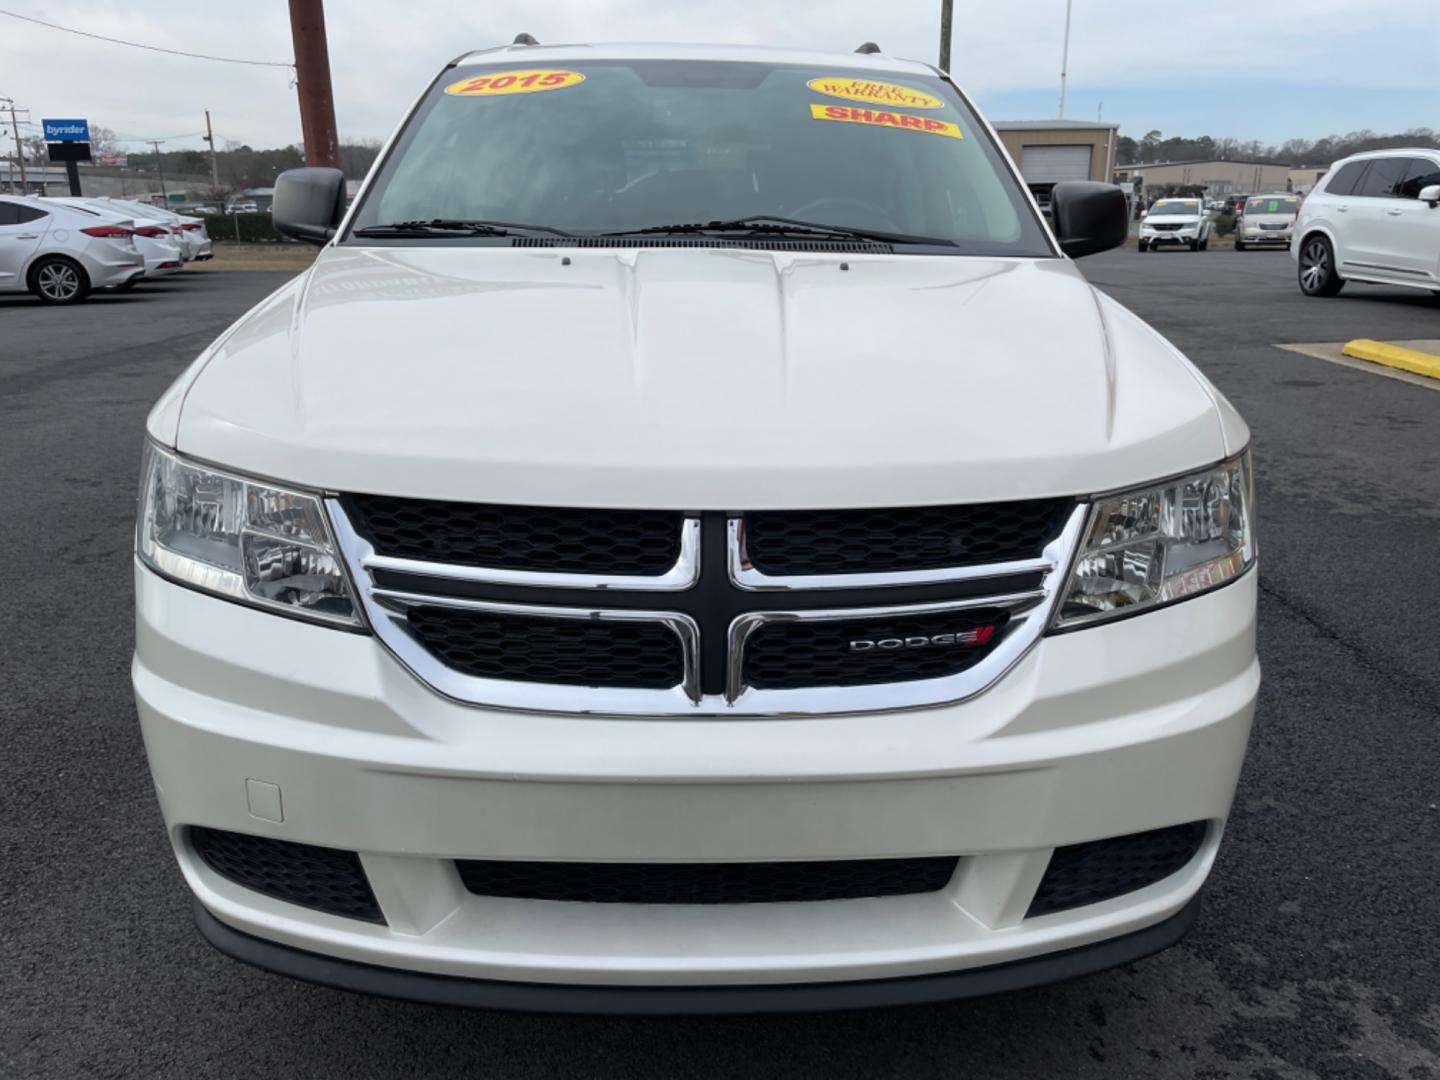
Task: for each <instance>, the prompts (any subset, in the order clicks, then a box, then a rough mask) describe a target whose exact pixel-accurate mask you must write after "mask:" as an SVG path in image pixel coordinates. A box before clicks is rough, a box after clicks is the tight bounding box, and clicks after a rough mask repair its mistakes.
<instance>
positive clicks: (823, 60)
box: [451, 42, 935, 75]
mask: <svg viewBox="0 0 1440 1080" xmlns="http://www.w3.org/2000/svg"><path fill="white" fill-rule="evenodd" d="M517 60H523V61H525V62H527V63H529V62H534V63H536V64H556V63H579V62H583V61H585V60H730V61H737V60H739V61H746V60H748V61H756V62H760V63H767V64H805V65H811V66H821V65H823V66H828V67H845V68H853V69H854V70H856V71H869V72H875V73H880V72H885V73H887V74H892V75H934V74H935V68H933V67H931V66H930V65H929V64H927V63H923V62H922V61H919V60H901V59H899V58H897V57H894V56H886V55H885V54H884V53H855V52H822V51H819V50H814V49H784V48H778V47H774V46H767V45H680V44H668V43H663V42H635V43H615V44H593V45H583V44H582V45H502V46H500V47H498V48H493V49H479V50H476V51H474V52H468V53H464V54H462V55H461V56H458V57H456V58H455V59H454V60H452V61H451V66H453V67H462V66H469V65H472V64H508V63H513V62H515V61H517Z"/></svg>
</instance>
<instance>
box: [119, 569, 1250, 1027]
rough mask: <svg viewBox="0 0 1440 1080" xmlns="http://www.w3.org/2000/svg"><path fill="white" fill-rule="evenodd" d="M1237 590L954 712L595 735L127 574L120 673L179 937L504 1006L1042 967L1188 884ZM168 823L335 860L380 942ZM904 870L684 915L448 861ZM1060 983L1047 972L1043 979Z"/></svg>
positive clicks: (1242, 586)
mask: <svg viewBox="0 0 1440 1080" xmlns="http://www.w3.org/2000/svg"><path fill="white" fill-rule="evenodd" d="M1255 581H1256V576H1255V574H1253V573H1250V574H1247V575H1246V576H1245V577H1244V578H1242V579H1241V580H1239V581H1237V582H1235V583H1233V584H1231V585H1229V586H1227V587H1225V588H1222V589H1219V590H1217V591H1216V592H1214V593H1211V594H1209V595H1206V596H1203V597H1199V598H1196V599H1194V600H1191V601H1188V602H1186V603H1184V604H1181V605H1177V606H1176V607H1173V608H1170V609H1167V610H1162V611H1159V612H1154V613H1150V614H1147V615H1144V616H1141V617H1138V618H1134V619H1129V620H1125V621H1121V622H1117V623H1114V624H1112V625H1109V626H1105V627H1095V628H1091V629H1087V630H1083V631H1080V632H1076V633H1071V634H1065V635H1060V636H1057V637H1053V638H1047V639H1044V640H1042V642H1041V643H1040V644H1039V645H1038V646H1037V647H1036V648H1035V649H1034V650H1033V651H1032V652H1031V653H1030V654H1029V655H1028V656H1027V657H1026V658H1025V659H1024V660H1022V661H1021V662H1020V663H1019V664H1018V665H1017V666H1016V668H1015V669H1014V670H1013V671H1011V672H1010V673H1009V674H1008V675H1007V676H1006V677H1005V678H1004V679H1003V680H1002V681H1001V682H1000V683H998V684H997V685H996V686H994V687H993V688H991V689H990V690H989V691H987V692H986V693H984V694H982V695H980V696H979V697H977V698H975V699H972V700H970V701H967V702H964V703H961V704H959V705H954V706H949V707H944V708H932V709H923V710H915V711H912V712H901V713H890V714H869V715H853V716H838V717H829V718H819V719H803V720H802V719H773V720H740V721H727V720H696V719H684V720H656V719H632V720H617V719H605V718H599V717H585V716H550V715H540V714H526V713H519V712H501V711H495V710H487V709H481V708H475V707H471V706H464V705H460V704H457V703H454V702H451V701H448V700H446V699H443V698H441V697H439V696H438V695H436V694H434V693H433V692H432V691H430V690H429V689H427V688H426V687H425V686H423V685H421V684H420V683H419V682H417V681H416V680H415V678H414V677H413V676H411V675H410V674H409V673H408V672H407V671H406V670H405V669H403V668H402V667H401V666H400V665H399V664H398V663H397V662H396V661H395V660H394V659H393V658H392V657H391V656H390V655H389V654H388V653H387V652H385V651H384V650H383V648H382V647H381V646H380V645H379V644H378V643H377V642H376V641H375V639H373V638H370V637H367V636H363V635H359V634H352V633H346V632H343V631H338V630H333V629H327V628H324V627H318V626H311V625H309V624H305V623H301V622H297V621H292V620H288V619H285V618H281V617H277V616H274V615H269V614H266V613H263V612H259V611H254V610H251V609H248V608H245V607H241V606H238V605H235V604H230V603H228V602H225V601H222V600H218V599H214V598H211V597H208V596H204V595H201V594H198V593H195V592H192V591H189V590H187V589H184V588H181V587H179V586H176V585H173V584H170V583H168V582H166V581H164V580H162V579H160V578H159V577H157V576H155V575H154V574H152V573H151V572H150V571H148V570H146V569H144V568H140V567H138V566H137V569H136V591H137V626H136V654H135V660H134V665H133V676H134V684H135V693H136V702H137V707H138V710H139V714H140V720H141V726H142V731H143V734H144V738H145V745H146V751H147V753H148V755H149V759H150V765H151V769H152V772H153V774H154V777H155V782H156V788H157V791H158V793H159V798H160V803H161V808H162V811H163V813H164V817H165V821H166V824H167V827H168V829H169V833H170V837H171V840H172V843H173V845H174V848H175V851H176V855H177V858H178V860H179V863H180V867H181V870H182V872H183V873H184V875H185V878H186V880H187V882H188V884H189V885H190V887H191V889H192V890H193V891H194V893H195V895H196V896H197V898H198V899H199V901H200V902H201V904H202V905H203V907H204V908H205V910H206V911H207V912H209V913H210V914H211V915H213V917H214V918H215V919H216V920H218V921H219V923H220V924H222V925H223V926H224V927H227V928H229V930H231V931H235V932H238V934H239V935H241V936H242V937H244V936H248V937H249V938H257V939H261V940H262V941H263V942H271V943H274V944H276V945H278V946H284V947H287V948H288V949H292V950H301V951H302V952H303V953H305V954H319V955H320V956H321V957H328V958H331V959H333V960H337V961H345V962H348V963H350V964H356V965H367V966H369V967H374V968H380V969H385V970H388V971H392V972H415V973H423V974H425V975H429V976H444V977H449V978H452V979H462V980H486V981H487V982H488V981H498V982H501V983H506V982H508V983H512V984H516V985H515V991H516V994H517V995H521V996H523V992H524V991H523V985H522V984H526V985H528V984H536V983H540V984H547V985H556V984H559V985H564V986H569V987H617V986H623V987H680V986H687V987H722V986H723V987H736V986H750V987H755V986H789V985H794V984H821V983H826V984H829V983H843V982H853V981H866V982H868V981H874V980H894V979H902V978H910V977H918V976H933V975H937V974H940V973H947V972H959V971H979V970H980V969H989V968H994V967H996V966H997V965H1005V964H1013V963H1017V962H1022V961H1028V960H1032V959H1034V958H1037V957H1046V956H1058V955H1061V954H1065V953H1068V952H1069V951H1070V950H1075V949H1081V948H1084V947H1087V946H1091V945H1094V944H1096V943H1099V942H1104V941H1108V940H1111V939H1120V938H1124V937H1126V936H1127V935H1132V934H1135V933H1138V932H1141V931H1144V930H1145V929H1146V928H1148V927H1155V926H1158V925H1160V924H1164V923H1166V922H1167V920H1170V919H1172V918H1174V917H1176V916H1177V915H1178V914H1179V913H1181V912H1182V911H1184V910H1186V909H1187V905H1189V904H1190V903H1191V901H1192V900H1193V899H1194V898H1195V896H1196V894H1197V893H1198V891H1199V889H1200V887H1201V885H1202V883H1203V881H1204V879H1205V877H1206V875H1207V873H1208V872H1209V869H1210V866H1211V863H1212V862H1213V860H1214V857H1215V853H1216V850H1217V848H1218V845H1219V839H1220V833H1221V829H1222V826H1223V822H1224V819H1225V817H1226V815H1227V813H1228V810H1229V806H1230V801H1231V798H1232V795H1233V792H1234V788H1235V783H1236V780H1237V777H1238V774H1239V770H1240V765H1241V762H1242V759H1243V756H1244V751H1245V745H1246V740H1247V737H1248V733H1249V729H1250V722H1251V718H1252V715H1253V710H1254V701H1255V694H1256V691H1257V688H1258V684H1259V668H1258V665H1257V662H1256V659H1255V638H1254V628H1255V623H1254V619H1255V602H1256V585H1255ZM247 781H259V782H262V783H264V784H267V785H274V786H275V788H277V789H278V791H276V793H275V795H276V798H275V800H274V802H275V804H277V806H276V807H275V808H272V809H261V811H260V812H261V813H264V814H266V815H267V817H274V816H276V814H275V810H276V809H278V810H280V811H281V812H280V813H279V815H278V816H279V817H280V818H282V820H267V819H266V818H262V817H259V816H255V815H253V814H252V813H251V809H252V805H251V803H250V802H249V801H248V796H247ZM267 790H269V789H268V788H267ZM1194 821H1205V822H1209V823H1211V828H1210V829H1209V831H1208V834H1207V838H1206V840H1205V842H1204V843H1203V845H1202V846H1201V848H1200V851H1199V853H1198V854H1197V855H1196V856H1195V858H1194V859H1192V861H1191V862H1190V863H1189V864H1188V865H1187V866H1186V867H1185V868H1184V869H1182V870H1181V871H1180V872H1178V873H1175V874H1173V875H1171V876H1170V877H1168V878H1166V879H1164V880H1162V881H1159V882H1156V883H1155V884H1152V885H1149V886H1146V887H1144V888H1141V889H1139V890H1138V891H1135V892H1132V893H1129V894H1126V895H1124V896H1120V897H1116V898H1114V899H1111V900H1106V901H1103V902H1101V903H1097V904H1091V905H1088V906H1085V907H1080V908H1075V909H1071V910H1069V911H1063V912H1058V913H1054V914H1048V915H1041V916H1037V917H1031V918H1027V917H1026V911H1027V909H1028V908H1029V906H1030V902H1031V898H1032V897H1033V895H1034V894H1035V890H1036V887H1037V885H1038V883H1039V881H1040V879H1041V877H1042V876H1043V875H1044V873H1045V869H1046V866H1047V864H1048V862H1049V859H1050V854H1051V851H1052V850H1053V849H1054V848H1055V847H1056V846H1058V845H1066V844H1074V843H1079V842H1084V841H1088V840H1094V839H1099V838H1106V837H1112V836H1119V835H1122V834H1128V833H1134V832H1141V831H1144V830H1148V829H1156V828H1162V827H1165V826H1169V825H1175V824H1180V823H1185V822H1194ZM191 825H203V826H209V827H212V828H217V829H225V830H231V831H235V832H244V833H250V834H256V835H261V836H267V837H273V838H277V839H284V840H292V841H298V842H302V843H310V844H319V845H324V846H328V847H334V848H342V849H346V850H350V851H358V852H360V858H361V863H362V865H363V867H364V870H365V872H366V875H367V876H368V878H369V881H370V884H371V886H372V888H373V890H374V892H375V894H376V897H377V899H378V901H379V904H380V907H381V909H382V910H383V913H384V916H385V920H386V925H373V924H370V923H362V922H358V921H355V920H351V919H346V918H343V917H339V916H335V915H328V914H324V913H321V912H316V911H311V910H309V909H306V908H300V907H296V906H294V905H292V904H287V903H284V902H282V901H279V900H275V899H272V898H270V897H267V896H264V895H262V894H259V893H256V892H252V891H250V890H248V889H246V888H244V887H242V886H239V885H237V884H235V883H234V882H232V881H230V880H228V879H226V878H223V877H221V876H219V875H218V874H216V873H215V872H214V871H213V870H212V869H211V868H210V867H209V866H208V865H207V864H206V863H204V862H203V861H202V860H201V859H200V858H199V857H198V856H197V854H196V853H195V851H194V850H193V848H191V846H190V844H189V841H188V838H187V829H186V827H187V826H191ZM922 855H961V856H962V858H961V861H960V867H959V870H958V871H957V873H956V874H955V876H954V878H953V880H952V881H951V882H950V884H949V885H948V886H947V887H946V888H945V889H944V890H942V891H940V892H935V893H926V894H921V895H912V896H898V897H890V898H884V899H864V900H839V901H824V902H808V903H807V902H799V903H768V904H723V905H701V906H687V905H649V904H647V905H629V904H583V905H582V904H575V903H562V902H555V901H533V900H512V899H499V898H494V897H482V896H475V895H471V894H470V893H468V892H466V891H465V889H464V888H463V887H462V885H461V882H460V878H459V874H458V873H457V871H456V868H455V865H454V861H453V860H455V859H456V858H493V859H523V860H556V861H562V860H569V861H584V862H612V861H613V862H741V861H771V860H782V861H790V860H817V859H847V858H886V857H907V856H922ZM1170 925H1171V926H1172V927H1173V926H1176V925H1179V924H1170ZM211 936H212V937H214V936H216V935H211ZM222 947H223V946H222ZM260 952H261V953H264V950H261V951H260ZM257 955H258V954H257ZM248 958H250V959H256V957H255V956H251V957H248ZM259 962H262V963H264V962H265V961H264V960H263V959H261V960H260V961H259ZM272 966H280V965H279V964H278V963H277V964H275V965H272ZM1032 970H1033V965H1032ZM1067 970H1069V969H1067V968H1066V967H1065V965H1064V963H1060V964H1059V966H1058V967H1056V968H1055V969H1054V972H1055V974H1054V975H1053V977H1063V975H1064V973H1065V972H1066V971H1067ZM308 977H315V978H321V981H333V980H331V979H326V978H322V977H321V976H320V975H318V974H312V975H311V976H308ZM401 981H402V982H403V980H401ZM937 985H938V984H937ZM974 985H985V981H984V980H979V981H978V982H977V983H975V984H974ZM362 988H367V989H370V988H374V987H362ZM379 992H390V991H385V990H380V991H379ZM959 992H960V991H956V993H959ZM492 1003H493V1002H492ZM527 1007H528V1006H527Z"/></svg>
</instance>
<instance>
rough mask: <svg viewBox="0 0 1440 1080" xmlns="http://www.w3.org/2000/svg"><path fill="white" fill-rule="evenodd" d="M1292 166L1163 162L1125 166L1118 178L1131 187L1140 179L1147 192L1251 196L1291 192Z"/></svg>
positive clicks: (1218, 162)
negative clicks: (1190, 191) (1188, 189)
mask: <svg viewBox="0 0 1440 1080" xmlns="http://www.w3.org/2000/svg"><path fill="white" fill-rule="evenodd" d="M1290 171H1291V170H1290V166H1288V165H1271V164H1269V163H1267V162H1263V161H1162V162H1157V163H1154V164H1151V165H1125V166H1122V167H1121V168H1119V169H1116V170H1115V178H1116V179H1117V180H1118V181H1120V182H1121V183H1122V184H1128V183H1129V182H1130V181H1132V180H1133V179H1134V178H1135V177H1137V176H1139V177H1141V178H1142V180H1143V181H1144V184H1145V187H1146V190H1149V191H1154V190H1156V189H1160V188H1169V187H1175V188H1182V187H1201V188H1204V189H1205V194H1206V195H1230V194H1232V193H1235V192H1240V193H1244V194H1249V193H1251V192H1256V191H1290V190H1291V182H1290Z"/></svg>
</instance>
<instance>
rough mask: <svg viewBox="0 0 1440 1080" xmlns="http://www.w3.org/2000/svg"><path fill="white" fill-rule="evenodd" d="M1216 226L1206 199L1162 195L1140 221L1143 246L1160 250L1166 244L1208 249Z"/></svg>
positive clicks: (1143, 247)
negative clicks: (1165, 197)
mask: <svg viewBox="0 0 1440 1080" xmlns="http://www.w3.org/2000/svg"><path fill="white" fill-rule="evenodd" d="M1213 228H1214V224H1213V222H1211V220H1210V214H1209V213H1208V212H1207V211H1206V209H1205V202H1204V200H1202V199H1183V198H1181V199H1159V200H1157V201H1156V202H1155V205H1154V206H1152V207H1150V209H1149V210H1148V211H1146V213H1145V216H1144V218H1143V219H1142V220H1141V222H1140V250H1141V251H1158V250H1160V248H1162V247H1164V246H1165V245H1166V244H1175V245H1176V246H1177V247H1178V246H1184V247H1188V248H1189V249H1190V250H1191V251H1205V250H1207V249H1208V248H1209V247H1210V232H1211V230H1212V229H1213Z"/></svg>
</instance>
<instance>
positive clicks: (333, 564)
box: [135, 443, 362, 626]
mask: <svg viewBox="0 0 1440 1080" xmlns="http://www.w3.org/2000/svg"><path fill="white" fill-rule="evenodd" d="M135 546H136V550H137V551H138V552H139V554H140V558H141V559H143V560H144V562H145V564H146V565H147V566H149V567H150V568H151V569H152V570H154V571H156V572H157V573H159V574H163V575H164V576H165V577H168V578H171V579H173V580H175V581H178V582H180V583H181V584H184V585H189V586H190V587H192V588H195V589H200V590H202V591H204V592H210V593H215V594H216V595H217V596H224V597H228V598H229V599H232V600H238V601H240V602H241V603H245V604H253V605H254V606H256V607H262V608H269V609H270V610H272V611H283V612H286V613H288V614H291V615H298V616H300V617H302V618H306V619H314V620H316V621H318V622H327V623H338V624H340V625H343V626H360V625H362V624H361V621H360V617H359V614H358V613H357V611H356V606H355V601H354V598H353V596H352V594H351V591H350V585H349V582H348V581H347V580H346V578H345V571H344V569H343V567H342V566H341V563H340V559H339V557H338V556H337V555H336V551H335V542H334V539H333V538H332V537H331V535H330V526H329V523H328V522H327V521H326V518H325V511H324V508H323V507H322V506H321V505H320V500H319V498H318V497H317V496H315V495H309V494H305V493H304V492H299V491H289V490H286V489H284V488H278V487H275V486H274V485H273V484H269V483H266V482H264V481H261V480H252V479H248V478H246V477H242V476H236V475H233V474H231V473H225V472H219V471H217V470H215V469H211V468H208V467H205V466H201V465H192V464H189V463H188V462H186V461H184V460H182V459H181V458H179V457H177V456H176V455H174V454H171V453H168V452H167V451H165V450H161V449H160V448H159V447H157V446H155V445H153V444H151V443H146V445H145V457H144V460H143V461H142V462H141V466H140V507H139V520H138V523H137V528H136V537H135Z"/></svg>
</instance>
